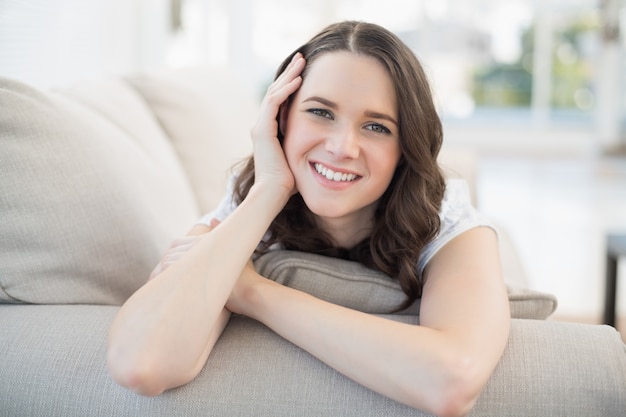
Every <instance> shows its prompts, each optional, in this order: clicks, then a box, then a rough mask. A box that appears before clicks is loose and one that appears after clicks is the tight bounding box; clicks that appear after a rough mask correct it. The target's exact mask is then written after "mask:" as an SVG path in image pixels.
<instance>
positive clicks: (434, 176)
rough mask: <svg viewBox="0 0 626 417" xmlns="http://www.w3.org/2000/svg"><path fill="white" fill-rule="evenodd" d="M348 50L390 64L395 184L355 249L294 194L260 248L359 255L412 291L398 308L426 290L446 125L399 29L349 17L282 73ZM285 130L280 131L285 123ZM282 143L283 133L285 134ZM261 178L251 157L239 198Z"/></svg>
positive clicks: (356, 258) (441, 181) (437, 222)
mask: <svg viewBox="0 0 626 417" xmlns="http://www.w3.org/2000/svg"><path fill="white" fill-rule="evenodd" d="M336 51H349V52H352V53H356V54H361V55H366V56H370V57H373V58H375V59H377V60H378V61H379V62H380V63H382V64H383V66H384V67H385V68H386V69H387V71H388V73H389V75H390V77H391V80H392V82H393V84H394V88H395V93H396V98H397V101H398V106H397V108H398V112H399V114H398V125H399V126H398V127H399V137H400V148H401V154H402V155H401V158H400V161H399V163H398V166H397V167H396V171H395V173H394V175H393V178H392V180H391V183H390V185H389V187H388V188H387V190H386V191H385V192H384V193H383V195H382V196H381V198H380V200H379V203H378V205H377V208H376V210H375V213H374V225H373V228H372V232H371V234H370V236H369V237H368V238H366V239H364V240H363V241H361V242H359V243H358V244H357V245H356V246H354V247H352V248H336V247H333V243H332V240H331V238H330V236H329V235H328V234H327V233H325V232H324V231H323V230H321V229H320V228H319V227H318V226H317V224H316V222H315V218H314V214H313V213H312V212H311V211H310V210H309V209H308V207H307V206H306V204H305V203H304V201H303V199H302V197H301V196H300V194H298V193H296V194H294V195H293V196H292V197H291V198H290V200H289V201H288V202H287V204H286V205H285V207H284V208H283V210H282V211H281V213H280V214H279V215H278V216H277V217H276V218H275V219H274V221H273V222H272V224H271V225H270V228H269V231H268V232H269V234H268V236H269V238H268V239H267V240H265V241H264V243H263V244H262V245H261V246H260V247H259V248H258V249H257V251H259V252H261V253H263V252H264V251H266V250H267V249H268V248H269V247H270V246H271V245H273V244H276V243H279V244H281V245H282V246H283V247H284V248H285V249H289V250H297V251H306V252H311V253H318V254H322V255H327V256H335V257H341V258H344V259H350V260H353V261H358V262H361V263H362V264H364V265H365V266H367V267H369V268H372V269H376V270H379V271H381V272H383V273H385V274H387V275H389V276H390V277H393V278H396V279H397V280H398V281H399V283H400V286H401V288H402V290H403V291H404V293H405V294H406V296H407V298H406V301H405V302H404V303H403V304H402V305H401V306H399V308H398V309H399V310H400V309H403V308H405V307H408V306H409V305H410V304H411V303H413V302H414V301H415V300H416V299H418V298H419V297H420V296H421V293H422V288H423V286H424V277H423V276H422V274H420V272H419V271H418V269H417V260H418V257H419V255H420V253H421V251H422V250H423V248H424V246H425V245H426V244H427V243H428V242H430V241H431V240H432V239H433V238H434V237H435V236H436V235H437V233H438V231H439V228H440V219H439V210H440V207H441V201H442V199H443V195H444V191H445V179H444V176H443V174H442V172H441V170H440V168H439V165H438V163H437V155H438V154H439V150H440V148H441V145H442V140H443V131H442V126H441V121H440V119H439V115H438V114H437V111H436V109H435V106H434V103H433V98H432V93H431V90H430V86H429V83H428V80H427V77H426V75H425V73H424V70H423V68H422V66H421V64H420V63H419V61H418V59H417V57H416V56H415V54H414V53H413V52H412V51H411V50H410V49H409V48H408V47H407V46H406V45H405V44H404V43H403V42H402V41H401V40H400V39H399V38H398V37H397V36H396V35H394V34H393V33H391V32H390V31H388V30H387V29H385V28H383V27H380V26H378V25H375V24H371V23H364V22H355V21H346V22H341V23H336V24H333V25H330V26H328V27H326V28H325V29H324V30H322V31H321V32H320V33H319V34H317V35H316V36H314V37H313V38H312V39H311V40H310V41H309V42H307V43H306V44H304V45H302V46H301V47H299V48H298V49H296V50H295V51H294V52H293V53H292V54H290V55H289V56H288V57H287V58H286V59H285V61H283V63H282V64H281V65H280V67H279V68H278V71H277V73H276V77H278V76H279V75H280V74H281V73H282V72H283V71H284V70H285V69H286V67H287V65H288V64H289V62H290V61H291V59H292V57H293V56H294V55H295V54H296V53H297V52H300V53H301V54H302V55H303V56H304V58H305V59H306V62H307V64H306V67H305V69H304V71H303V72H302V77H303V79H306V74H307V72H308V69H309V68H310V67H311V65H314V63H315V60H316V58H318V57H320V56H321V55H322V54H325V53H330V52H336ZM279 131H280V129H279ZM279 140H280V141H281V143H282V140H283V137H282V135H281V134H280V133H279ZM253 184H254V160H253V158H252V157H250V158H249V159H248V160H247V161H245V165H244V166H243V169H242V170H241V172H240V173H239V176H238V177H237V180H236V182H235V194H234V198H235V201H236V202H237V203H241V202H242V201H243V200H244V199H245V197H246V195H247V194H248V192H249V190H250V188H251V187H252V185H253Z"/></svg>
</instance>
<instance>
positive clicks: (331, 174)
mask: <svg viewBox="0 0 626 417" xmlns="http://www.w3.org/2000/svg"><path fill="white" fill-rule="evenodd" d="M314 166H315V170H316V171H317V172H318V173H319V174H320V175H323V176H325V177H326V179H329V180H331V181H354V180H355V179H356V177H357V176H356V175H355V174H348V173H346V172H344V173H341V172H335V171H333V170H332V169H328V168H326V167H325V166H324V165H322V164H319V163H316V164H315V165H314Z"/></svg>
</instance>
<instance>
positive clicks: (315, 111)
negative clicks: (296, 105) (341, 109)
mask: <svg viewBox="0 0 626 417" xmlns="http://www.w3.org/2000/svg"><path fill="white" fill-rule="evenodd" d="M309 113H311V114H314V115H316V116H319V117H325V118H327V119H332V118H333V115H332V114H331V113H330V112H329V111H328V110H324V109H309Z"/></svg>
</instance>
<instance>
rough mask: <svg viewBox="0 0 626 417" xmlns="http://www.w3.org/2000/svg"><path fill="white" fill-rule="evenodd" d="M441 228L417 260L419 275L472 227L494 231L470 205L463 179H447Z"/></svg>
mask: <svg viewBox="0 0 626 417" xmlns="http://www.w3.org/2000/svg"><path fill="white" fill-rule="evenodd" d="M439 218H440V220H441V227H440V229H439V233H438V234H437V236H436V237H435V238H434V239H433V240H432V241H431V242H429V243H428V244H427V245H426V246H425V247H424V250H423V251H422V253H421V254H420V257H419V259H418V263H417V266H418V270H419V273H420V274H421V273H422V272H423V271H424V268H425V267H426V265H427V264H428V262H429V261H430V260H431V259H432V258H433V256H435V254H436V253H437V252H438V251H439V250H440V249H441V248H442V247H443V246H445V244H446V243H448V242H450V241H451V240H452V239H454V238H455V237H457V236H458V235H460V234H461V233H463V232H465V231H467V230H469V229H472V228H474V227H481V226H486V227H490V228H492V229H494V230H495V228H494V226H493V225H492V224H491V223H490V222H489V220H488V219H487V218H486V217H485V216H483V215H482V214H480V213H479V212H478V211H477V210H476V209H475V208H474V206H473V205H472V201H471V197H470V191H469V186H468V184H467V182H466V181H465V180H463V179H458V178H455V179H449V180H448V181H447V183H446V191H445V193H444V197H443V200H442V202H441V210H440V212H439Z"/></svg>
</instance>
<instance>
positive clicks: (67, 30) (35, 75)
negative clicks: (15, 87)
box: [0, 0, 170, 87]
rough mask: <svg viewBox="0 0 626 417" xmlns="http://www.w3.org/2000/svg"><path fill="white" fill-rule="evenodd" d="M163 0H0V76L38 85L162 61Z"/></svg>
mask: <svg viewBox="0 0 626 417" xmlns="http://www.w3.org/2000/svg"><path fill="white" fill-rule="evenodd" d="M169 12H170V9H169V3H168V0H54V1H51V0H0V76H5V77H11V78H16V79H19V80H23V81H25V82H28V83H31V84H33V85H38V86H41V87H49V86H58V85H64V84H66V83H69V82H71V81H74V80H77V79H84V78H91V77H100V76H103V75H106V74H117V73H125V72H128V71H133V70H137V69H142V68H146V67H152V66H159V65H162V64H163V61H164V56H165V48H166V47H167V42H166V41H167V37H168V36H169V33H168V31H169V20H168V19H169Z"/></svg>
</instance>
